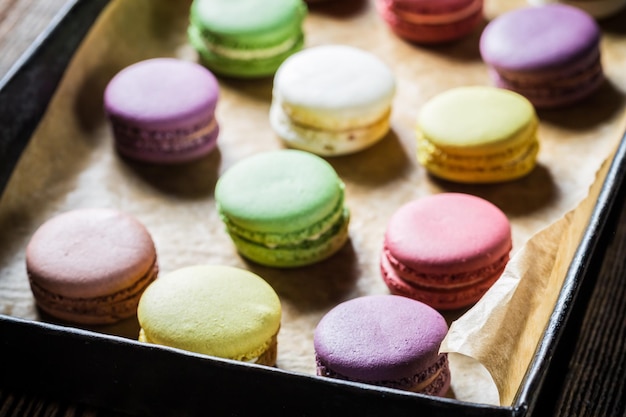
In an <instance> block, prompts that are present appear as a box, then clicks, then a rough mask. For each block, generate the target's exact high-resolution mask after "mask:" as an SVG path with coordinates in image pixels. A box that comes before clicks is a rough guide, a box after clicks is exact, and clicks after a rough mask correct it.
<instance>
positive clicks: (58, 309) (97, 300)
mask: <svg viewBox="0 0 626 417" xmlns="http://www.w3.org/2000/svg"><path fill="white" fill-rule="evenodd" d="M158 271H159V268H158V265H157V262H156V258H155V259H154V262H153V263H152V266H151V267H150V269H149V270H148V271H147V272H146V274H145V275H143V276H142V277H141V278H140V279H139V280H137V281H136V282H135V283H133V285H131V286H130V287H128V288H124V289H122V290H120V291H117V292H115V293H112V294H103V295H101V296H95V297H89V298H86V297H75V296H67V295H63V294H59V293H55V292H52V291H49V290H48V289H46V288H45V287H43V286H42V285H40V284H39V283H38V282H37V281H36V280H34V279H32V278H31V277H30V274H29V282H30V286H31V289H32V291H33V296H34V297H35V299H36V300H37V304H38V305H39V307H40V308H41V309H42V310H44V311H46V312H47V313H49V314H52V315H54V316H58V317H61V318H64V317H67V318H73V317H75V316H76V315H80V316H82V317H83V320H85V321H93V322H100V321H102V317H108V318H109V319H110V320H112V321H118V320H122V319H125V318H128V317H131V316H133V315H134V314H135V313H136V311H137V303H138V302H139V297H140V296H141V294H142V293H143V291H144V290H145V289H146V287H148V285H149V284H150V283H151V282H152V281H154V280H155V279H156V277H157V275H158Z"/></svg>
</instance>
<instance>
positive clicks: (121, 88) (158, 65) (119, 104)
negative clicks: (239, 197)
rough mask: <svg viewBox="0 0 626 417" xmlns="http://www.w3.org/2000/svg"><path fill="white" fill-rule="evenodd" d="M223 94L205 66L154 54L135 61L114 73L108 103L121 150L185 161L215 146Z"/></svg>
mask: <svg viewBox="0 0 626 417" xmlns="http://www.w3.org/2000/svg"><path fill="white" fill-rule="evenodd" d="M218 96H219V85H218V82H217V80H216V78H215V76H214V75H213V74H212V73H211V72H210V71H209V70H208V69H206V68H204V67H203V66H201V65H199V64H197V63H194V62H189V61H184V60H180V59H176V58H153V59H148V60H145V61H140V62H137V63H135V64H133V65H130V66H128V67H126V68H124V69H123V70H121V71H120V72H118V73H117V74H116V75H115V76H114V77H113V78H112V79H111V81H110V82H109V83H108V85H107V87H106V90H105V92H104V109H105V112H106V114H107V116H108V118H109V121H110V123H111V126H112V129H113V136H114V139H115V146H116V148H117V150H118V152H119V153H120V154H121V155H123V156H125V157H128V158H131V159H135V160H140V161H144V162H151V163H163V164H167V163H182V162H188V161H192V160H195V159H198V158H200V157H202V156H204V155H206V154H208V153H209V152H211V151H212V150H213V149H214V148H215V146H216V144H217V137H218V133H219V126H218V123H217V121H216V119H215V108H216V105H217V101H218Z"/></svg>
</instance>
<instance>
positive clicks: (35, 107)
mask: <svg viewBox="0 0 626 417" xmlns="http://www.w3.org/2000/svg"><path fill="white" fill-rule="evenodd" d="M107 3H108V1H107V0H74V1H71V2H69V3H68V4H67V6H66V7H65V8H64V9H63V10H62V11H61V12H60V13H59V15H58V16H57V18H56V19H55V20H54V22H53V23H52V25H51V26H50V27H49V28H48V29H47V30H46V31H45V33H44V34H43V35H42V36H41V37H39V38H38V39H37V41H36V42H35V43H34V44H33V46H32V47H31V48H30V49H29V50H28V51H27V52H26V53H25V54H24V55H23V57H22V58H21V59H20V60H19V62H17V63H16V65H15V66H14V67H13V68H12V70H11V71H10V72H9V74H7V76H6V77H4V79H3V80H2V81H0V191H2V190H3V189H4V188H5V186H6V184H7V182H8V181H9V179H10V177H11V173H12V171H13V169H14V168H15V166H16V164H17V162H18V160H19V158H20V155H21V154H22V151H23V150H24V149H25V148H26V146H27V145H28V143H29V139H30V137H31V135H32V134H33V132H34V131H35V129H36V127H37V124H38V121H39V120H40V119H41V117H42V116H43V114H44V113H45V111H46V109H47V106H48V104H49V102H50V100H51V98H52V96H53V95H54V92H55V88H56V86H57V84H58V83H59V81H60V80H61V78H62V76H63V73H64V69H65V68H66V66H67V65H68V63H69V62H70V60H71V58H72V55H73V53H74V51H75V50H76V48H77V47H78V46H79V45H80V43H81V40H82V39H83V37H84V36H85V35H86V33H87V32H88V30H89V28H90V26H91V25H92V24H93V22H94V21H95V20H96V19H97V17H98V15H99V13H100V12H101V11H102V10H103V8H104V7H105V6H106V5H107ZM625 142H626V139H624V138H622V140H621V141H620V144H619V146H618V148H617V151H616V153H615V156H614V158H613V160H612V162H611V165H610V168H609V170H608V174H607V176H606V179H605V180H604V183H603V187H602V190H601V192H600V194H599V197H598V199H597V202H596V204H595V207H594V210H593V212H592V215H591V217H590V219H589V222H588V225H587V228H586V231H585V233H584V236H583V238H582V240H581V242H580V244H579V246H578V249H577V251H576V254H575V256H574V258H573V261H572V263H571V265H570V268H569V270H568V273H567V276H566V277H565V282H564V285H563V288H562V291H561V292H560V295H559V297H558V300H557V302H556V305H555V308H554V311H553V313H552V315H551V317H550V320H549V322H548V325H547V327H546V329H545V331H544V334H543V337H542V338H541V340H540V343H539V345H538V347H537V350H536V352H535V355H534V358H533V361H532V363H531V365H530V366H529V368H528V371H527V373H526V376H525V378H524V380H523V382H522V384H521V386H520V389H519V392H518V394H517V396H516V399H515V401H514V403H513V404H512V405H511V406H491V405H485V404H476V403H468V402H463V401H458V400H455V399H448V398H432V397H428V396H425V395H421V394H414V393H408V392H403V391H397V390H392V389H385V388H379V387H374V386H370V385H365V384H358V383H351V382H346V381H338V380H330V379H326V378H319V377H316V376H310V375H303V374H297V373H291V372H288V371H284V370H281V369H276V368H267V367H263V366H256V365H250V364H245V363H241V362H234V361H229V360H223V359H218V358H209V357H206V356H203V355H197V354H194V353H190V352H185V351H181V350H177V349H171V348H167V347H162V346H156V345H146V344H142V343H139V342H136V341H133V340H129V339H127V338H122V337H117V336H112V335H105V334H101V333H96V332H91V331H87V330H81V329H75V328H72V327H66V326H60V325H55V324H49V323H45V322H37V321H30V320H24V319H20V318H16V317H11V316H5V315H0V387H9V388H11V389H21V390H25V391H27V392H36V393H42V394H45V395H47V396H51V397H54V398H58V399H66V400H68V401H72V402H81V403H84V404H88V405H92V406H96V407H101V408H104V409H107V410H112V411H118V412H123V413H126V414H130V415H137V416H147V415H153V416H172V415H176V416H184V415H201V414H203V413H205V412H206V411H207V410H211V413H212V414H214V415H253V414H254V415H257V414H262V413H272V415H281V416H282V415H284V416H296V415H298V416H320V415H338V414H343V413H348V414H357V413H358V414H359V415H364V416H383V415H384V416H390V417H394V416H408V415H415V414H426V415H439V416H494V417H497V416H511V417H523V416H524V417H525V416H529V415H532V414H533V412H534V411H535V408H536V407H537V401H538V399H539V397H540V394H541V393H542V392H544V391H545V390H546V389H548V388H553V387H546V386H545V384H544V382H545V381H546V378H547V376H548V375H549V374H550V371H551V370H552V369H553V368H554V363H555V362H556V360H557V358H556V357H555V352H556V350H557V348H558V346H559V344H560V343H561V342H562V340H561V339H562V337H563V334H564V331H565V329H566V328H567V326H568V323H570V322H571V317H572V316H573V315H574V313H575V312H577V311H580V309H581V308H583V307H584V305H585V302H586V299H585V294H581V288H582V287H583V284H586V285H589V283H590V282H591V283H593V280H594V275H595V274H594V272H595V269H594V265H597V263H598V262H599V260H600V259H601V258H602V256H603V253H604V247H605V244H606V241H607V240H608V239H609V237H610V227H607V224H610V219H611V217H612V216H611V214H612V213H614V212H615V211H616V210H621V207H622V205H623V201H622V199H621V198H618V197H620V196H621V195H623V190H622V188H623V178H624V173H625V172H624V171H625V170H626V145H625ZM563 359H565V358H558V360H563ZM235 396H236V397H235ZM242 396H243V397H242ZM233 398H234V400H233Z"/></svg>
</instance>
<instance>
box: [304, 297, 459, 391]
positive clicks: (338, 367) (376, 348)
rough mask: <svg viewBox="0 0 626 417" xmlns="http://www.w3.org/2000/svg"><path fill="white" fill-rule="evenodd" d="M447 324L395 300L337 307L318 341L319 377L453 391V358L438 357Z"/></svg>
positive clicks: (362, 300)
mask: <svg viewBox="0 0 626 417" xmlns="http://www.w3.org/2000/svg"><path fill="white" fill-rule="evenodd" d="M447 332H448V326H447V324H446V321H445V320H444V318H443V317H442V316H441V314H440V313H439V312H437V311H436V310H435V309H433V308H431V307H429V306H428V305H426V304H424V303H421V302H419V301H415V300H412V299H409V298H406V297H401V296H396V295H388V294H384V295H367V296H362V297H358V298H353V299H351V300H348V301H344V302H343V303H341V304H338V305H337V306H335V307H334V308H332V309H331V310H330V311H328V312H327V313H326V314H325V315H324V316H323V317H322V319H321V320H320V322H319V323H318V325H317V327H316V328H315V332H314V335H313V344H314V349H315V360H316V363H317V375H319V376H323V377H329V378H336V379H342V380H348V381H354V382H361V383H365V384H371V385H376V386H383V387H387V388H395V389H399V390H404V391H412V392H419V393H423V394H428V395H433V396H445V395H446V393H447V391H448V389H449V387H450V380H451V376H450V369H449V367H448V355H447V354H446V353H439V348H440V345H441V342H442V341H443V339H444V337H445V336H446V334H447Z"/></svg>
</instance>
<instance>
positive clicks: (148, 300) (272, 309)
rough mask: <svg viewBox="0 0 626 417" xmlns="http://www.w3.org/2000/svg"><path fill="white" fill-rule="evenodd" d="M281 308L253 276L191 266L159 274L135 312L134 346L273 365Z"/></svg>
mask: <svg viewBox="0 0 626 417" xmlns="http://www.w3.org/2000/svg"><path fill="white" fill-rule="evenodd" d="M281 314H282V310H281V303H280V300H279V298H278V295H277V294H276V292H275V291H274V289H273V288H272V287H271V286H270V285H269V284H268V283H267V282H266V281H265V280H264V279H262V278H261V277H259V276H258V275H256V274H254V273H252V272H250V271H247V270H244V269H240V268H235V267H229V266H220V265H194V266H189V267H185V268H181V269H178V270H175V271H173V272H170V273H168V274H165V275H163V276H162V277H160V278H159V279H157V280H156V281H154V282H153V283H152V284H151V285H150V286H149V287H148V288H147V289H146V291H145V292H144V293H143V295H142V297H141V300H140V301H139V307H138V309H137V317H138V320H139V324H140V326H141V329H140V333H139V341H141V342H147V343H154V344H159V345H164V346H169V347H174V348H178V349H183V350H187V351H191V352H196V353H202V354H206V355H211V356H216V357H220V358H226V359H232V360H238V361H245V362H252V363H258V364H261V365H268V366H273V365H275V363H276V355H277V336H278V331H279V328H280V321H281Z"/></svg>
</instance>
